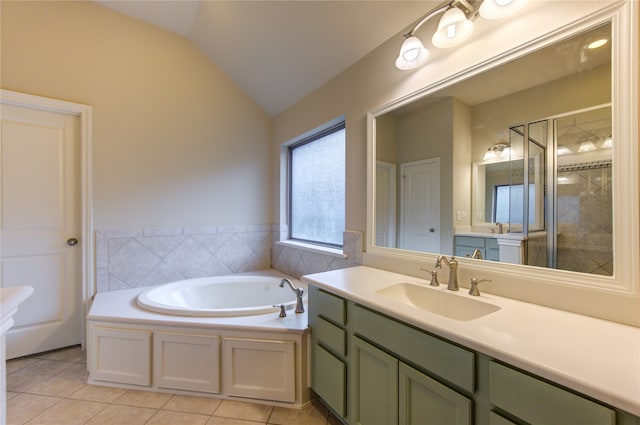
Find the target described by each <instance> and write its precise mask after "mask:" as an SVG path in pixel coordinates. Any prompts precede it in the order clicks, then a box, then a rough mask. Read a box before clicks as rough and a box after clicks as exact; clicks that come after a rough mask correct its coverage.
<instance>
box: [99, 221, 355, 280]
mask: <svg viewBox="0 0 640 425" xmlns="http://www.w3.org/2000/svg"><path fill="white" fill-rule="evenodd" d="M280 235H283V236H282V238H283V239H285V238H286V226H279V225H273V226H272V225H237V226H175V227H141V228H110V229H98V230H97V231H96V283H97V285H96V286H97V292H106V291H113V290H119V289H128V288H138V287H143V286H152V285H159V284H163V283H169V282H174V281H178V280H183V279H191V278H199V277H207V276H223V275H228V274H232V273H243V272H250V271H255V270H261V269H265V268H274V269H276V270H280V271H282V272H283V273H285V274H287V275H290V276H294V277H300V276H302V275H304V274H309V273H317V272H322V271H327V270H335V269H340V268H345V267H353V266H356V265H360V264H362V233H361V232H355V231H345V232H344V250H343V252H344V255H342V254H340V255H338V254H329V253H326V252H323V251H318V250H314V251H309V250H307V249H302V248H300V247H296V246H291V245H278V244H276V243H274V242H273V240H280V238H281V236H280Z"/></svg>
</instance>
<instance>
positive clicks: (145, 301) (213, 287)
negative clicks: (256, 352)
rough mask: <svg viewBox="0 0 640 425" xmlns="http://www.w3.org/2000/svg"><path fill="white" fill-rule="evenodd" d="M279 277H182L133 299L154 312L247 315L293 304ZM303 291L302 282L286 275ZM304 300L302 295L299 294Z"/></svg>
mask: <svg viewBox="0 0 640 425" xmlns="http://www.w3.org/2000/svg"><path fill="white" fill-rule="evenodd" d="M281 280H282V279H281V278H278V277H271V276H248V275H229V276H218V277H204V278H198V279H186V280H179V281H176V282H171V283H166V284H164V285H159V286H155V287H152V288H150V289H148V290H146V291H144V292H143V293H141V294H140V295H138V298H137V300H136V302H137V304H138V306H140V307H142V308H144V309H146V310H151V311H155V312H157V313H165V314H175V315H181V316H207V317H227V316H250V315H256V314H265V313H270V312H274V311H278V310H279V307H274V305H277V306H280V305H284V306H285V308H286V309H287V310H290V309H292V308H294V307H295V305H296V296H295V293H294V292H293V291H292V290H291V288H290V287H289V286H288V285H284V287H282V288H281V287H280V286H279V284H280V282H281ZM290 280H291V282H292V283H293V284H294V286H295V287H297V288H302V289H303V290H304V292H305V294H306V286H305V284H304V283H302V282H301V281H299V280H297V279H290ZM303 299H304V300H305V301H306V295H305V297H303Z"/></svg>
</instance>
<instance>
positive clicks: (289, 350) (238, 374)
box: [223, 338, 296, 403]
mask: <svg viewBox="0 0 640 425" xmlns="http://www.w3.org/2000/svg"><path fill="white" fill-rule="evenodd" d="M223 343H224V359H225V369H224V380H225V387H226V393H227V394H228V395H232V396H240V397H249V398H257V399H262V400H277V401H284V402H290V403H293V402H294V401H295V400H296V392H295V389H296V388H295V378H296V358H295V344H294V342H293V341H279V340H264V339H241V338H224V342H223Z"/></svg>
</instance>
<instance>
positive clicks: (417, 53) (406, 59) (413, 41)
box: [396, 36, 429, 70]
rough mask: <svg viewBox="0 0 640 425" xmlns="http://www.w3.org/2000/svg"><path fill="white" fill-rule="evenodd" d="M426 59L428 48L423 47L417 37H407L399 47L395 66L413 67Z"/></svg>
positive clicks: (402, 67) (427, 57)
mask: <svg viewBox="0 0 640 425" xmlns="http://www.w3.org/2000/svg"><path fill="white" fill-rule="evenodd" d="M427 59H429V50H427V49H425V47H424V46H423V45H422V42H421V41H420V40H419V39H418V37H414V36H411V37H407V39H406V40H405V41H404V42H403V43H402V47H400V53H399V54H398V58H397V59H396V68H398V69H402V70H407V69H414V68H417V67H419V66H420V65H422V64H423V63H425V62H426V61H427Z"/></svg>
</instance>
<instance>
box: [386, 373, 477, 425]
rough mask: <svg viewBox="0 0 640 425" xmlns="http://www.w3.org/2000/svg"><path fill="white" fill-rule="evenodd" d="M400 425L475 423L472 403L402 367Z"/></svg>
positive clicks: (424, 376) (459, 424)
mask: <svg viewBox="0 0 640 425" xmlns="http://www.w3.org/2000/svg"><path fill="white" fill-rule="evenodd" d="M399 382H400V386H399V393H398V399H399V404H400V409H399V416H398V422H399V424H400V425H405V424H406V425H408V424H413V425H420V424H451V425H470V424H471V423H472V409H473V402H472V401H471V400H470V399H469V398H467V397H465V396H463V395H461V394H459V393H457V392H456V391H453V390H452V389H450V388H448V387H447V386H445V385H442V384H441V383H440V382H438V381H436V380H435V379H432V378H430V377H429V376H427V375H425V374H424V373H421V372H419V371H417V370H416V369H414V368H412V367H410V366H407V365H406V364H404V363H400V369H399Z"/></svg>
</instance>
